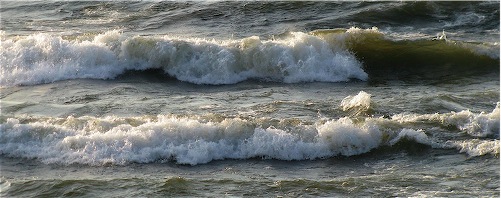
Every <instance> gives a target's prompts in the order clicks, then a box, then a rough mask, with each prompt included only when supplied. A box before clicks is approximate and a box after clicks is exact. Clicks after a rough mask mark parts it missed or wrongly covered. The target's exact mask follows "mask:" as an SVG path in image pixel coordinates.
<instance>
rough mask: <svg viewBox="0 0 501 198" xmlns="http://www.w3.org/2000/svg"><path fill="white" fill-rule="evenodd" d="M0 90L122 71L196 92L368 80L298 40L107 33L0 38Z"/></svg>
mask: <svg viewBox="0 0 501 198" xmlns="http://www.w3.org/2000/svg"><path fill="white" fill-rule="evenodd" d="M0 49H1V50H0V61H1V63H2V67H1V72H0V75H1V76H0V77H1V79H0V85H2V86H12V85H31V84H40V83H50V82H54V81H58V80H66V79H77V78H91V79H112V78H115V77H116V76H118V75H119V74H122V73H123V72H125V71H128V70H146V69H162V70H163V71H164V72H165V73H166V74H167V75H169V76H173V77H175V78H177V79H179V80H182V81H186V82H191V83H196V84H233V83H237V82H241V81H243V80H247V79H264V80H270V81H277V82H285V83H295V82H311V81H324V82H339V81H348V80H350V79H359V80H367V78H368V75H367V74H366V73H365V72H364V71H363V69H362V65H361V63H360V62H359V61H358V60H357V59H356V58H355V56H354V55H353V54H352V53H350V52H349V51H348V50H346V49H345V48H342V47H339V46H335V45H332V44H330V43H329V42H327V41H326V40H324V39H322V38H320V37H317V36H313V35H310V34H306V33H301V32H293V33H291V34H290V36H288V37H286V38H283V39H277V40H262V39H260V38H259V37H256V36H254V37H249V38H244V39H239V40H219V41H216V40H208V39H201V38H173V37H169V36H128V35H125V34H122V33H119V32H118V31H110V32H106V33H103V34H99V35H96V36H93V37H92V38H91V39H90V40H85V38H78V37H77V38H76V39H71V40H68V39H63V38H62V37H60V36H53V35H49V34H33V35H29V36H26V37H16V38H5V37H3V38H2V42H1V44H0Z"/></svg>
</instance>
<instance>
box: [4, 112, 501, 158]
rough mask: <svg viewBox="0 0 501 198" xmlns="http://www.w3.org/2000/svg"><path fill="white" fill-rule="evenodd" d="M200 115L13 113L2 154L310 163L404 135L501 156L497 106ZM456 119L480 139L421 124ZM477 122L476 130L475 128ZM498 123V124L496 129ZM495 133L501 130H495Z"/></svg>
mask: <svg viewBox="0 0 501 198" xmlns="http://www.w3.org/2000/svg"><path fill="white" fill-rule="evenodd" d="M204 120H205V119H201V118H198V117H178V116H173V115H158V116H156V117H152V116H143V117H126V118H120V117H113V116H111V117H103V118H96V117H89V116H84V117H71V116H70V117H66V118H50V117H49V118H36V117H27V118H26V117H22V116H21V117H17V118H7V119H6V121H5V122H4V123H2V124H0V154H1V155H5V156H12V157H24V158H35V159H39V160H41V161H43V162H45V163H60V164H73V163H77V164H89V165H103V164H109V163H111V164H127V163H134V162H137V163H149V162H155V161H166V160H167V161H170V160H173V161H175V162H177V163H181V164H191V165H196V164H200V163H207V162H210V161H213V160H222V159H249V158H255V157H262V158H272V159H280V160H306V159H318V158H326V157H332V156H339V155H343V156H352V155H359V154H362V153H367V152H370V151H371V150H373V149H375V148H378V147H380V146H383V145H387V146H394V145H396V144H397V143H398V142H400V141H401V140H410V141H413V142H417V143H421V144H425V145H429V146H431V147H433V148H454V149H458V150H459V151H460V152H466V153H467V154H468V155H470V156H479V155H485V154H495V155H498V154H499V140H497V139H494V140H492V139H491V140H489V139H485V140H479V139H477V138H476V137H477V136H480V137H484V136H487V135H492V134H495V133H497V134H499V126H493V125H495V123H498V124H499V105H498V106H497V107H496V109H494V110H493V111H492V112H491V113H489V114H485V113H479V114H473V113H471V112H468V111H465V112H459V113H448V114H425V115H412V116H411V115H409V114H406V115H396V116H393V118H392V119H384V118H377V117H367V118H365V119H362V118H349V117H343V118H339V119H330V120H325V119H323V120H319V121H317V122H316V123H315V124H312V125H297V126H289V127H285V128H275V127H273V126H270V127H268V128H263V127H259V126H262V125H263V123H260V121H259V120H243V119H238V118H231V119H229V118H228V119H225V120H223V121H220V122H207V121H204ZM423 121H425V122H437V121H438V122H444V123H443V124H445V125H448V124H449V123H452V124H455V125H457V126H458V128H460V129H461V130H464V131H465V132H467V133H468V134H471V135H472V136H474V137H475V138H474V139H467V140H447V141H445V142H444V141H440V140H439V139H434V138H433V137H432V136H431V137H430V136H428V135H427V131H425V130H422V129H414V128H411V127H412V126H414V125H415V124H416V123H423ZM470 126H474V127H470ZM496 127H498V128H497V129H496ZM496 130H497V131H496Z"/></svg>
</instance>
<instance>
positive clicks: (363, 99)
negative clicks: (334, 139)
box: [339, 91, 371, 115]
mask: <svg viewBox="0 0 501 198" xmlns="http://www.w3.org/2000/svg"><path fill="white" fill-rule="evenodd" d="M339 106H340V107H341V109H342V110H343V111H350V112H352V113H354V114H355V115H360V114H362V113H364V112H367V111H368V110H369V108H370V106H371V95H370V94H368V93H367V92H365V91H360V92H359V93H358V94H357V95H356V96H351V95H350V96H347V97H345V98H344V99H343V100H342V101H341V104H340V105H339Z"/></svg>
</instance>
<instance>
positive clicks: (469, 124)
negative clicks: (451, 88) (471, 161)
mask: <svg viewBox="0 0 501 198" xmlns="http://www.w3.org/2000/svg"><path fill="white" fill-rule="evenodd" d="M499 104H500V103H499V102H498V103H497V105H496V107H495V108H494V110H492V112H490V113H485V112H481V113H478V114H476V113H473V112H471V111H469V110H464V111H460V112H451V113H444V114H438V113H436V114H398V115H394V116H393V117H392V119H393V120H395V121H398V122H400V123H417V122H422V121H426V122H438V123H440V124H441V125H444V126H455V127H457V128H458V129H459V130H461V131H464V132H466V133H468V134H469V135H471V136H474V137H487V136H495V137H499V109H500V108H499Z"/></svg>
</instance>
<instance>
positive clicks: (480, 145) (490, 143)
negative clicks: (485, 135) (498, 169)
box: [447, 139, 499, 157]
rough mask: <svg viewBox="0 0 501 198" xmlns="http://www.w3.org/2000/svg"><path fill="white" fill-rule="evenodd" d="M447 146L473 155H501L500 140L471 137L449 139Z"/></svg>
mask: <svg viewBox="0 0 501 198" xmlns="http://www.w3.org/2000/svg"><path fill="white" fill-rule="evenodd" d="M447 147H450V148H457V149H459V151H460V152H465V153H467V154H468V155H469V156H472V157H475V156H481V155H486V154H493V155H497V156H499V140H479V139H471V140H465V141H449V142H447Z"/></svg>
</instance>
